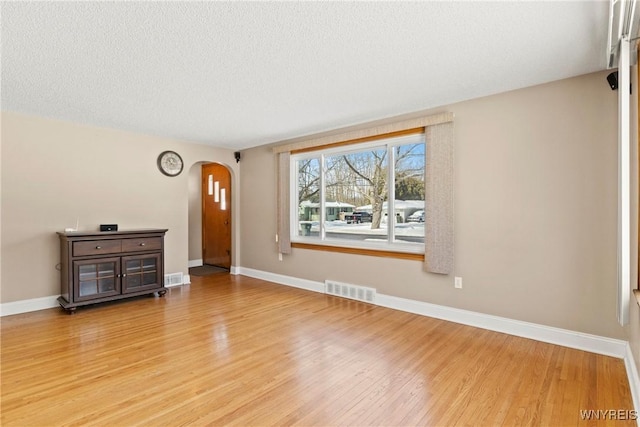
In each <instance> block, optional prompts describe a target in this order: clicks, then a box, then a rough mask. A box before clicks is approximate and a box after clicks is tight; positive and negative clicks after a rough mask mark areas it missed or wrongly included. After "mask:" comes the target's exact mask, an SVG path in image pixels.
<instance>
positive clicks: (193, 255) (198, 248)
mask: <svg viewBox="0 0 640 427" xmlns="http://www.w3.org/2000/svg"><path fill="white" fill-rule="evenodd" d="M201 259H202V163H201V162H199V163H196V164H195V165H193V166H192V167H191V169H190V170H189V261H193V260H201Z"/></svg>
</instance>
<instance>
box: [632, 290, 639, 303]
mask: <svg viewBox="0 0 640 427" xmlns="http://www.w3.org/2000/svg"><path fill="white" fill-rule="evenodd" d="M633 294H634V295H635V296H636V302H637V303H638V305H640V289H634V290H633Z"/></svg>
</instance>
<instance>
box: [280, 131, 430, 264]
mask: <svg viewBox="0 0 640 427" xmlns="http://www.w3.org/2000/svg"><path fill="white" fill-rule="evenodd" d="M425 149H426V147H425V141H424V134H423V133H419V134H411V135H405V136H400V137H394V138H388V139H380V140H376V141H373V142H366V143H359V144H351V145H346V146H342V147H338V148H327V149H321V150H318V151H312V152H305V153H300V154H294V155H292V156H291V199H290V200H291V201H292V206H291V219H292V221H291V236H292V241H294V242H303V243H315V244H325V245H333V246H347V247H356V248H365V249H381V250H393V251H401V252H415V253H423V252H424V236H425V227H424V221H425V158H426V156H425ZM391 201H393V202H391Z"/></svg>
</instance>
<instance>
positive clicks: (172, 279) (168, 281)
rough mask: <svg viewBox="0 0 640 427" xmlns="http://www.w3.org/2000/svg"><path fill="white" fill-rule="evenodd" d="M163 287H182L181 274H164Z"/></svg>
mask: <svg viewBox="0 0 640 427" xmlns="http://www.w3.org/2000/svg"><path fill="white" fill-rule="evenodd" d="M164 285H165V286H166V287H169V286H178V285H182V273H170V274H165V275H164Z"/></svg>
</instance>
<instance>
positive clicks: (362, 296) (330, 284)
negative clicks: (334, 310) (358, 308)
mask: <svg viewBox="0 0 640 427" xmlns="http://www.w3.org/2000/svg"><path fill="white" fill-rule="evenodd" d="M324 291H325V293H327V294H329V295H335V296H338V297H343V298H349V299H355V300H358V301H364V302H370V303H373V302H375V300H376V290H375V289H374V288H367V287H365V286H358V285H350V284H348V283H340V282H334V281H333V280H325V281H324Z"/></svg>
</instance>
